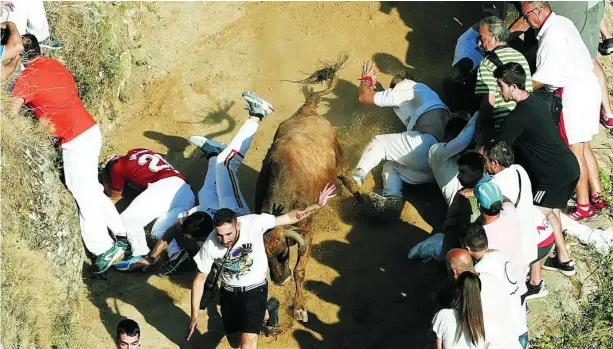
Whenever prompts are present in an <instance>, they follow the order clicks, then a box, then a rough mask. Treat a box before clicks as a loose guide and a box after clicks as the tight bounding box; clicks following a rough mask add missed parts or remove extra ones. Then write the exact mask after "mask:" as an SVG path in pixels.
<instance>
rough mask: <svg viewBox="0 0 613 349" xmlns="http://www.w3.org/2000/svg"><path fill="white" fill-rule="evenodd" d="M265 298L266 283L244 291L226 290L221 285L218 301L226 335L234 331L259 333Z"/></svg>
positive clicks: (264, 310) (262, 320)
mask: <svg viewBox="0 0 613 349" xmlns="http://www.w3.org/2000/svg"><path fill="white" fill-rule="evenodd" d="M267 300H268V284H267V283H265V284H264V285H262V286H259V287H256V288H254V289H253V290H249V291H244V292H237V291H234V292H232V291H228V290H226V289H225V288H224V287H223V286H222V287H221V289H220V291H219V303H220V305H221V319H222V321H223V329H224V331H225V332H226V335H228V334H232V333H236V332H241V333H255V334H260V330H261V329H262V324H263V323H264V315H265V314H266V301H267Z"/></svg>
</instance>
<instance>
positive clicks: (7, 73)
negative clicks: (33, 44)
mask: <svg viewBox="0 0 613 349" xmlns="http://www.w3.org/2000/svg"><path fill="white" fill-rule="evenodd" d="M19 62H20V59H19V56H17V57H15V58H13V59H11V61H10V62H9V63H8V64H7V65H2V67H0V69H2V74H1V75H2V76H0V81H6V80H8V79H9V78H10V77H11V75H13V73H14V72H15V70H17V66H19Z"/></svg>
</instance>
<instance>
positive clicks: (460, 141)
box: [439, 112, 479, 159]
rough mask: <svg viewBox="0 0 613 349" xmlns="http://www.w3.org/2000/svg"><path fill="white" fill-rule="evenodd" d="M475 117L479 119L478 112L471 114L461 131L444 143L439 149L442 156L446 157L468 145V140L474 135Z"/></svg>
mask: <svg viewBox="0 0 613 349" xmlns="http://www.w3.org/2000/svg"><path fill="white" fill-rule="evenodd" d="M477 119H479V112H476V113H475V115H473V117H472V118H471V119H470V121H469V122H468V124H466V126H464V129H462V132H460V134H459V135H458V136H457V137H456V138H454V139H452V140H451V141H449V142H447V143H445V145H444V146H443V147H442V148H441V149H440V150H439V151H440V152H441V157H442V158H445V159H448V158H450V157H452V156H454V155H456V154H457V153H459V152H461V151H462V150H464V149H466V147H468V145H469V144H470V141H471V140H472V138H473V136H474V135H475V124H476V122H477Z"/></svg>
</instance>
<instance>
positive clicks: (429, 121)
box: [353, 62, 449, 207]
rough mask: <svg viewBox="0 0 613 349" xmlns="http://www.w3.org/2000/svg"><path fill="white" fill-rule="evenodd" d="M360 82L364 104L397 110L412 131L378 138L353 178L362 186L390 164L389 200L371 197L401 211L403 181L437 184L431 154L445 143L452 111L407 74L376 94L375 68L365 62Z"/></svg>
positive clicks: (386, 172) (386, 185) (386, 182)
mask: <svg viewBox="0 0 613 349" xmlns="http://www.w3.org/2000/svg"><path fill="white" fill-rule="evenodd" d="M360 80H361V83H360V88H359V100H360V102H362V103H367V104H375V105H377V106H379V107H392V108H393V109H394V112H395V113H396V115H397V116H398V118H399V119H400V121H402V122H403V123H404V124H405V125H406V127H407V131H406V132H401V133H394V134H385V135H378V136H375V137H374V138H373V139H372V141H371V142H370V144H369V145H368V146H367V148H366V150H365V151H364V153H363V154H362V158H361V159H360V161H359V162H358V165H357V166H356V169H355V170H354V171H353V178H354V179H355V181H356V182H357V183H358V185H362V184H363V183H364V180H365V178H366V175H367V174H368V173H369V172H370V171H371V170H372V169H373V168H374V167H375V166H377V165H378V164H379V163H380V162H381V161H382V160H387V161H386V162H385V164H384V165H383V186H384V189H383V194H384V195H383V196H381V195H378V194H375V193H371V194H370V196H371V198H372V199H373V201H374V202H375V204H376V205H377V206H379V205H380V206H382V207H397V206H400V207H401V205H402V183H403V182H406V183H409V184H424V183H429V182H434V175H433V173H432V170H431V169H430V166H429V165H428V151H429V150H430V147H431V146H432V145H434V144H436V143H438V142H440V141H443V140H444V139H445V125H446V124H447V121H448V119H449V110H448V109H447V107H446V106H445V104H443V102H442V101H441V99H440V98H439V96H438V95H437V94H436V92H434V91H432V89H430V88H429V87H428V86H426V85H424V84H421V83H417V82H415V81H413V80H410V79H409V77H408V75H407V74H406V73H403V74H399V75H397V76H395V77H394V78H393V79H392V82H391V84H390V88H389V89H387V90H385V91H378V92H376V91H374V86H375V83H376V72H375V65H374V63H371V62H365V63H364V65H363V67H362V77H361V78H360Z"/></svg>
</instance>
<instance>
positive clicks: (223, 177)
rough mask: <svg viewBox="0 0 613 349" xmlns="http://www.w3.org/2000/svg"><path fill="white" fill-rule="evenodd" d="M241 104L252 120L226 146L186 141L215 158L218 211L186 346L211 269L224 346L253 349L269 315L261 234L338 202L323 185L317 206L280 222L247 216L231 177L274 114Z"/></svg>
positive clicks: (252, 98) (200, 261) (197, 281)
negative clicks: (216, 275) (217, 287)
mask: <svg viewBox="0 0 613 349" xmlns="http://www.w3.org/2000/svg"><path fill="white" fill-rule="evenodd" d="M243 98H245V100H246V101H247V102H248V104H249V106H248V107H247V109H248V110H249V115H250V118H249V120H247V122H246V123H245V124H244V125H243V126H242V127H241V129H240V130H239V132H238V134H237V135H236V136H235V137H234V139H233V140H232V142H230V144H228V146H224V145H223V144H220V143H218V142H213V141H211V140H209V139H206V138H204V137H199V138H194V137H191V138H190V141H191V142H192V143H195V144H196V145H198V146H199V147H200V149H201V150H203V151H204V152H205V154H207V153H213V154H214V155H217V158H216V161H215V174H216V180H215V182H216V183H215V184H216V185H215V187H216V190H217V191H216V193H217V197H218V200H219V202H218V203H219V206H218V207H217V208H219V207H221V208H219V209H217V210H215V212H214V215H213V222H212V223H213V227H214V233H211V234H209V236H208V237H207V239H206V241H205V242H204V245H203V246H202V247H201V248H200V251H199V252H198V254H197V255H196V256H195V257H194V261H195V262H196V265H197V267H198V272H197V274H196V276H195V278H194V281H193V284H192V297H191V322H190V328H189V334H188V336H187V340H189V339H190V338H191V336H192V334H193V332H194V330H195V329H196V328H198V329H199V312H200V304H201V299H202V295H203V293H204V285H205V281H206V280H207V274H209V273H210V272H211V269H212V268H213V265H217V266H218V270H219V271H218V272H219V273H220V279H221V291H220V296H219V300H220V305H221V315H222V320H223V325H224V331H225V332H226V336H227V337H228V342H229V343H230V346H231V347H232V348H241V349H254V348H257V343H258V335H259V333H260V330H261V328H262V324H263V323H264V321H265V316H266V312H267V309H266V303H267V297H268V284H267V282H266V273H267V271H268V259H267V257H266V251H265V248H264V233H265V232H266V231H268V230H270V229H272V228H274V227H278V226H283V225H291V224H295V223H297V222H299V221H301V220H303V219H305V218H306V217H309V216H310V215H312V214H313V213H315V212H316V211H318V210H319V209H321V208H322V207H324V206H325V205H326V203H327V202H328V200H329V199H331V198H333V197H334V196H336V194H332V193H333V192H334V190H335V189H336V187H335V186H334V185H331V184H328V185H326V187H325V188H323V190H322V191H321V193H320V195H319V198H318V201H317V202H316V203H314V204H312V205H309V206H308V207H306V208H305V209H303V210H292V211H290V212H288V213H286V214H283V215H280V216H278V217H275V216H273V215H271V214H267V213H264V214H259V215H254V214H249V213H250V211H249V207H248V206H247V203H246V202H245V199H244V198H243V195H242V193H241V191H240V188H239V185H238V181H237V179H236V177H235V172H236V169H237V167H238V166H239V165H240V164H241V163H242V159H243V158H244V154H245V153H246V151H247V150H248V149H249V146H250V144H251V141H252V140H253V136H254V135H255V132H256V131H257V129H258V124H259V121H260V120H261V119H262V118H264V117H265V116H266V115H268V114H270V113H272V112H273V111H274V108H273V107H272V105H270V103H268V102H266V101H264V100H262V99H260V98H259V97H258V96H257V95H255V94H254V93H251V92H246V93H243ZM209 160H211V159H209ZM199 196H200V195H199ZM201 204H203V203H202V202H201ZM238 216H240V217H238ZM213 286H214V285H213Z"/></svg>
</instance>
